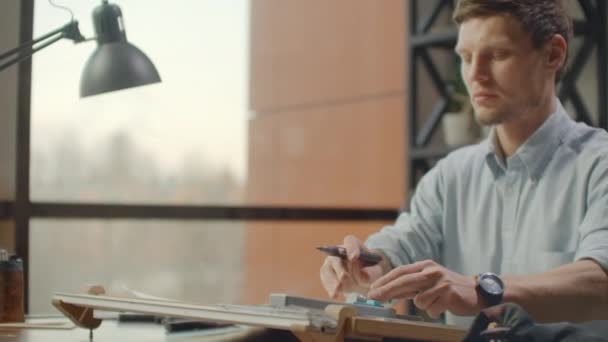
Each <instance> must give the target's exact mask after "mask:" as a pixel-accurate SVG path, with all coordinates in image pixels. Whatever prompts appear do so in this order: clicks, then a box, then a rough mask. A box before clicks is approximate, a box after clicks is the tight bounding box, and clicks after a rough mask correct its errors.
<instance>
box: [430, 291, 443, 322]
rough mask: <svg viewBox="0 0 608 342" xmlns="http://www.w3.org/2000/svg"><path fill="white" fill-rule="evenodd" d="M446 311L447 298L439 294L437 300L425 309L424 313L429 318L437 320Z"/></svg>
mask: <svg viewBox="0 0 608 342" xmlns="http://www.w3.org/2000/svg"><path fill="white" fill-rule="evenodd" d="M447 309H448V296H446V295H443V294H440V295H439V296H437V299H436V300H435V301H434V302H433V303H432V304H431V306H429V307H428V309H426V313H427V314H428V315H429V316H430V317H431V318H439V316H440V315H441V314H442V313H444V312H445V311H447Z"/></svg>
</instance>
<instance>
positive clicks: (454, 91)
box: [447, 58, 473, 113]
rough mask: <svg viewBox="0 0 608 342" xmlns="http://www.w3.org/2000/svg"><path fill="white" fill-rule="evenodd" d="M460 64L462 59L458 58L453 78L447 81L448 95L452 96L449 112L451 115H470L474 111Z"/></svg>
mask: <svg viewBox="0 0 608 342" xmlns="http://www.w3.org/2000/svg"><path fill="white" fill-rule="evenodd" d="M460 63H461V62H460V59H459V58H456V60H455V63H454V64H455V66H454V68H453V72H452V76H451V78H450V79H449V80H448V81H447V84H448V94H449V96H450V97H449V99H448V106H447V112H449V113H462V112H465V113H470V112H471V111H472V109H473V107H472V105H471V101H470V98H469V94H468V92H467V87H466V86H465V84H464V81H463V80H462V75H461V74H460Z"/></svg>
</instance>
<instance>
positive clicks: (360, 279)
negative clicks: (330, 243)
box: [320, 235, 384, 299]
mask: <svg viewBox="0 0 608 342" xmlns="http://www.w3.org/2000/svg"><path fill="white" fill-rule="evenodd" d="M342 247H344V248H345V249H346V253H347V255H348V260H342V259H340V258H338V257H334V256H328V257H327V258H325V262H323V265H322V266H321V271H320V275H321V282H322V283H323V287H324V288H325V291H327V294H329V296H330V297H331V298H332V299H337V298H338V297H339V296H340V295H341V294H344V293H348V292H357V293H366V292H367V291H368V290H369V286H370V284H371V283H372V282H374V281H375V280H377V279H378V278H380V277H381V276H382V274H384V271H383V268H382V264H383V262H381V263H380V264H378V265H374V266H368V267H365V266H364V265H363V264H362V263H361V261H359V254H360V253H361V251H362V250H365V251H368V249H367V248H366V247H365V246H364V245H363V243H362V242H361V241H360V240H359V239H357V238H356V237H354V236H352V235H349V236H347V237H345V238H344V243H343V245H342Z"/></svg>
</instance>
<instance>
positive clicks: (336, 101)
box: [243, 0, 407, 303]
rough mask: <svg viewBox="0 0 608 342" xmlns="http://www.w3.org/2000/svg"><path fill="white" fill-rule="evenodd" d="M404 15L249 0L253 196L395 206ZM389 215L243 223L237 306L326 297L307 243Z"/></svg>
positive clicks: (312, 0)
mask: <svg viewBox="0 0 608 342" xmlns="http://www.w3.org/2000/svg"><path fill="white" fill-rule="evenodd" d="M404 17H405V9H404V2H403V1H401V0H382V1H363V0H360V1H355V0H332V1H326V0H293V1H285V0H255V1H251V49H250V52H251V55H250V59H251V67H250V73H251V84H250V109H251V118H250V121H249V131H248V134H249V151H248V152H249V153H248V156H249V160H248V182H247V183H248V184H249V186H248V188H247V195H246V196H247V201H248V203H249V204H255V205H276V206H313V207H334V208H335V207H349V208H353V207H355V208H395V209H397V208H399V207H400V206H401V205H402V203H403V201H404V198H405V196H404V187H405V186H404V182H405V179H407V174H406V171H405V167H404V165H405V161H404V160H405V159H404V158H405V134H404V133H405V132H406V127H405V123H404V108H405V101H404V98H405V90H404V67H405V65H406V64H405V63H406V60H405V56H404V49H405V48H404V43H405V42H404V37H405V27H406V26H405V25H406V23H405V21H404ZM385 223H387V222H274V223H261V222H260V223H252V224H249V225H248V227H247V228H248V230H247V234H248V235H247V239H246V243H245V244H246V246H245V253H246V264H245V277H244V286H243V288H244V293H243V302H245V303H263V302H266V301H267V298H268V294H269V293H271V292H289V293H294V294H298V295H307V296H314V297H325V293H324V291H323V290H322V288H321V285H320V281H319V267H320V265H321V262H322V260H323V255H321V254H320V253H318V252H316V251H315V250H314V247H315V246H318V245H322V244H329V243H339V242H341V241H342V238H343V237H344V236H345V235H346V234H349V233H352V234H355V235H357V236H359V237H360V238H362V239H363V238H365V237H366V236H367V235H369V234H370V233H371V232H374V231H376V230H378V229H379V228H380V227H381V226H382V225H384V224H385Z"/></svg>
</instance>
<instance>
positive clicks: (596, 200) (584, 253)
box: [575, 158, 608, 271]
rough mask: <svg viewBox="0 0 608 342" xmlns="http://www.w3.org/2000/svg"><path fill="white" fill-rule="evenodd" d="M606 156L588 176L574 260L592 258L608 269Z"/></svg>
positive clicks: (607, 180)
mask: <svg viewBox="0 0 608 342" xmlns="http://www.w3.org/2000/svg"><path fill="white" fill-rule="evenodd" d="M607 159H608V158H603V161H602V162H600V163H597V164H596V167H595V168H594V171H593V172H592V174H591V176H590V177H589V183H588V188H587V189H588V196H587V211H586V213H585V218H584V219H583V222H582V224H581V225H580V226H579V228H578V233H579V246H578V249H577V251H576V256H575V260H580V259H593V260H595V261H596V262H597V263H599V264H600V265H601V266H602V267H603V268H604V270H606V271H608V160H607Z"/></svg>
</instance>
